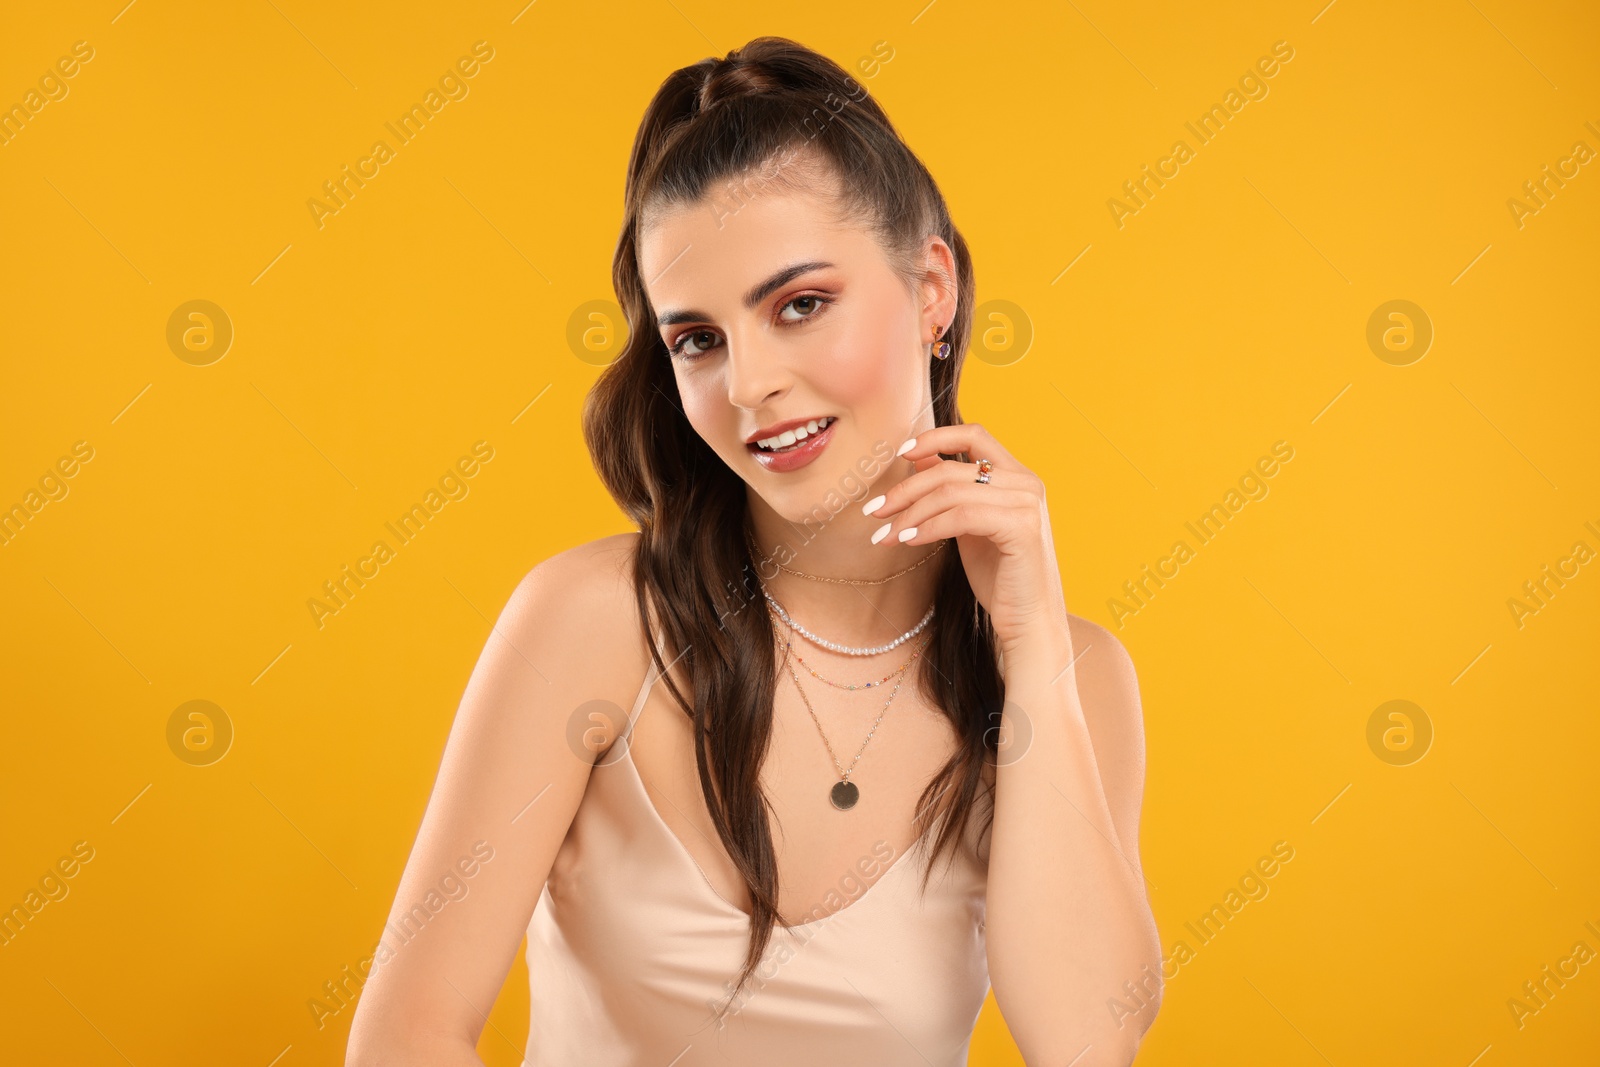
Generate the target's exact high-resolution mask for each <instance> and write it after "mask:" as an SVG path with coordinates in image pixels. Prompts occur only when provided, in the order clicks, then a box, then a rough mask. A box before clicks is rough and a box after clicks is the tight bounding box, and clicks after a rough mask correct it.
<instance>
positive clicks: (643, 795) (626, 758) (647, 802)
mask: <svg viewBox="0 0 1600 1067" xmlns="http://www.w3.org/2000/svg"><path fill="white" fill-rule="evenodd" d="M631 733H632V731H631V730H630V731H629V734H630V735H631ZM629 740H630V738H629V737H628V736H624V737H621V738H618V739H617V743H619V744H621V745H622V746H623V753H622V758H621V759H620V760H616V761H614V762H613V764H612V765H613V766H614V765H615V763H626V764H627V765H628V767H629V771H628V774H627V777H628V778H629V779H630V780H631V781H632V782H633V788H634V789H635V790H637V794H636V795H637V796H638V798H639V800H640V801H642V802H643V804H644V807H645V809H646V811H647V813H648V818H649V821H650V822H651V823H653V824H654V825H655V826H656V828H657V829H658V830H659V831H660V832H661V833H662V834H665V835H666V837H667V840H668V842H669V843H670V846H671V847H672V848H673V849H674V850H675V851H676V852H677V853H678V855H680V856H682V857H683V858H684V859H685V860H687V861H688V862H689V864H690V865H691V866H692V867H694V869H695V871H696V872H697V873H698V874H699V875H700V879H701V881H702V882H704V883H705V887H706V890H707V892H709V893H710V894H711V896H712V898H713V899H714V900H715V901H716V902H717V904H718V905H720V906H721V907H723V908H726V909H727V910H728V911H730V912H732V913H733V914H732V917H733V918H734V919H735V920H736V921H742V922H744V923H745V924H746V925H748V924H749V923H750V922H751V916H750V913H749V912H747V911H745V910H744V909H743V908H741V907H739V906H738V905H737V904H735V903H733V901H731V900H729V899H728V898H727V897H725V896H723V895H722V894H721V893H719V892H718V891H717V887H716V886H714V885H712V884H711V879H710V878H708V877H706V872H705V868H703V867H701V866H700V861H699V860H697V859H695V858H694V853H692V852H690V851H689V849H688V848H687V847H686V846H685V845H684V843H683V842H682V841H681V840H680V839H679V838H678V835H677V834H675V833H673V832H672V827H670V826H668V825H667V821H666V819H664V818H662V816H661V812H660V810H658V809H657V808H656V805H655V801H653V800H651V799H650V794H649V792H648V791H647V790H646V789H645V785H644V777H643V775H641V774H640V773H639V768H638V765H637V764H635V763H634V762H633V746H632V745H631V744H629V743H628V742H629ZM932 831H933V826H932V825H931V824H930V825H929V826H928V827H927V829H925V830H923V831H922V833H921V834H920V835H918V837H917V839H916V840H915V841H913V842H912V843H911V845H910V846H909V847H908V848H906V849H905V851H903V852H901V853H900V855H899V856H898V857H897V858H896V859H895V861H894V862H893V863H891V864H889V867H888V869H887V870H885V871H884V872H883V873H882V874H880V875H878V878H877V880H876V881H874V882H873V883H872V884H871V885H869V886H867V888H866V889H865V890H864V891H863V892H862V894H861V895H860V896H858V897H857V898H856V899H855V900H853V901H851V902H850V903H849V904H846V905H845V906H844V907H842V908H839V909H837V910H835V911H832V912H829V913H828V914H827V915H824V916H822V917H821V918H820V919H812V920H811V921H810V922H803V923H796V924H795V925H793V926H789V927H784V926H782V925H779V926H778V929H788V930H806V929H809V928H811V927H820V926H822V925H823V924H825V923H827V922H828V921H829V920H831V919H834V918H837V917H838V916H840V915H843V914H844V913H845V912H848V911H854V910H855V909H856V908H859V907H860V906H861V905H863V904H865V903H866V902H867V898H868V897H870V896H872V893H873V890H875V889H877V888H878V887H879V886H880V885H882V884H883V883H884V882H885V881H886V880H888V878H889V876H890V875H892V874H894V873H895V872H896V871H897V870H899V869H900V867H901V866H902V865H903V862H904V861H905V860H906V858H907V857H909V856H910V855H911V854H912V853H914V852H916V851H917V848H918V846H920V845H921V844H922V843H923V841H924V840H925V839H926V838H927V836H928V834H929V833H931V832H932ZM779 923H780V924H781V923H782V917H781V916H780V917H779Z"/></svg>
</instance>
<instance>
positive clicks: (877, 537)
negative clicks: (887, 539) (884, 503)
mask: <svg viewBox="0 0 1600 1067" xmlns="http://www.w3.org/2000/svg"><path fill="white" fill-rule="evenodd" d="M893 525H894V523H892V522H886V523H884V524H883V525H882V526H880V527H878V532H877V533H875V534H873V535H872V543H873V544H877V543H878V542H879V541H882V540H883V538H884V535H885V534H887V533H888V532H889V527H891V526H893Z"/></svg>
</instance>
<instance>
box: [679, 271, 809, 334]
mask: <svg viewBox="0 0 1600 1067" xmlns="http://www.w3.org/2000/svg"><path fill="white" fill-rule="evenodd" d="M832 266H833V264H832V263H825V262H823V261H821V260H811V261H808V262H805V263H791V264H790V265H789V266H787V267H784V268H783V269H782V270H780V271H777V272H776V273H774V274H773V275H772V276H771V277H769V278H767V279H766V280H765V281H762V282H758V283H757V284H756V285H754V286H753V287H751V289H750V291H749V292H748V293H746V294H744V306H745V307H747V308H752V309H753V308H754V307H755V306H756V305H757V304H759V303H761V301H763V300H765V299H766V298H767V297H768V296H770V295H771V294H772V292H773V291H774V290H776V289H777V288H779V287H780V286H783V285H787V284H788V283H789V282H791V281H793V280H794V279H796V278H798V277H800V275H802V274H808V273H810V272H811V271H814V270H826V269H828V268H829V267H832ZM710 318H711V316H710V315H708V314H706V313H705V312H704V311H697V310H694V309H692V308H689V309H685V310H676V311H668V312H666V313H664V314H663V315H661V317H660V318H658V319H657V320H656V326H657V327H658V328H665V327H667V326H676V325H677V324H678V323H680V322H706V321H709V320H710Z"/></svg>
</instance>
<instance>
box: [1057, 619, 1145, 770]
mask: <svg viewBox="0 0 1600 1067" xmlns="http://www.w3.org/2000/svg"><path fill="white" fill-rule="evenodd" d="M1067 621H1068V633H1069V635H1070V636H1071V638H1072V654H1073V656H1074V657H1075V659H1074V664H1075V666H1074V673H1075V674H1076V676H1077V681H1078V698H1079V702H1080V703H1081V704H1082V705H1083V715H1084V720H1085V721H1086V722H1087V723H1088V726H1089V734H1090V737H1091V739H1092V740H1093V742H1094V748H1095V759H1096V761H1097V762H1099V763H1100V764H1101V770H1102V772H1105V771H1107V770H1112V771H1118V772H1121V773H1120V775H1119V777H1122V778H1123V779H1124V780H1127V779H1128V778H1130V777H1131V778H1132V779H1133V780H1134V781H1136V782H1139V783H1142V781H1143V773H1144V710H1143V706H1142V702H1141V700H1140V697H1139V677H1138V674H1137V672H1136V671H1135V670H1134V666H1133V657H1132V655H1130V654H1129V652H1128V650H1127V648H1126V647H1125V646H1124V645H1123V643H1122V642H1121V641H1119V640H1117V637H1116V635H1115V634H1113V633H1112V632H1111V631H1110V630H1107V629H1106V628H1105V627H1104V626H1101V625H1100V624H1099V623H1096V622H1091V621H1090V620H1088V619H1085V618H1081V617H1079V616H1077V615H1072V614H1069V615H1068V616H1067ZM1108 762H1109V763H1111V764H1113V767H1110V768H1108V767H1107V766H1106V764H1107V763H1108Z"/></svg>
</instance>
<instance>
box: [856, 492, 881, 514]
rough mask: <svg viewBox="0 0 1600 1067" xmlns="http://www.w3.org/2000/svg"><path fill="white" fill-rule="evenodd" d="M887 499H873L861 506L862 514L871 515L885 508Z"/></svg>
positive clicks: (879, 497)
mask: <svg viewBox="0 0 1600 1067" xmlns="http://www.w3.org/2000/svg"><path fill="white" fill-rule="evenodd" d="M887 499H888V498H887V497H883V496H875V497H873V498H872V499H871V500H869V501H867V502H866V503H865V504H862V505H861V514H863V515H871V514H872V513H873V512H874V511H877V510H878V509H879V508H881V507H883V502H884V501H885V500H887Z"/></svg>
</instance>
